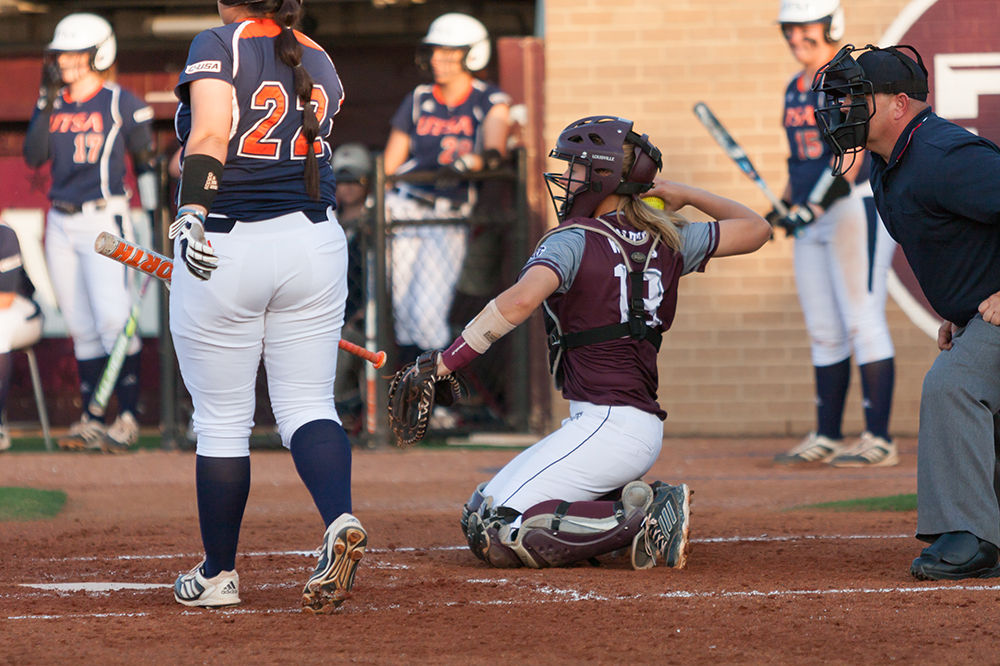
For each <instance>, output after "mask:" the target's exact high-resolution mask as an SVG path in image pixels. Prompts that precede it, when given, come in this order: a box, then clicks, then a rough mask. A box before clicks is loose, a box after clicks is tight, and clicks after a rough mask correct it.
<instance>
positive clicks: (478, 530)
mask: <svg viewBox="0 0 1000 666" xmlns="http://www.w3.org/2000/svg"><path fill="white" fill-rule="evenodd" d="M486 514H487V515H485V516H484V515H481V514H479V513H477V512H472V513H470V514H469V517H468V521H467V523H466V530H465V538H466V540H467V541H468V542H469V550H471V551H472V553H473V555H475V556H476V557H478V558H479V559H481V560H482V561H484V562H486V563H487V564H489V565H490V566H494V567H497V568H500V569H513V568H517V567H520V566H522V564H521V559H520V558H519V557H518V556H517V553H515V552H514V551H513V550H512V549H511V548H510V546H508V545H507V544H508V542H509V532H510V528H509V526H508V523H509V522H510V521H512V520H513V519H514V518H516V517H517V512H516V511H513V510H511V509H506V508H504V507H500V509H499V510H498V512H493V511H492V510H490V507H488V506H487V507H486Z"/></svg>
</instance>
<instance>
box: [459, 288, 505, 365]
mask: <svg viewBox="0 0 1000 666" xmlns="http://www.w3.org/2000/svg"><path fill="white" fill-rule="evenodd" d="M515 328H517V325H516V324H512V323H510V322H509V321H507V318H506V317H504V316H503V315H502V314H501V313H500V308H498V307H497V300H496V299H495V298H494V299H493V300H492V301H490V302H489V303H487V304H486V307H484V308H483V309H482V311H481V312H480V313H479V314H477V315H476V317H475V319H473V320H472V321H470V322H469V323H468V325H467V326H466V327H465V330H463V331H462V337H463V338H465V341H466V342H467V343H469V346H470V347H472V348H473V349H475V350H476V351H477V352H478V353H480V354H483V353H485V352H486V350H487V349H489V348H490V345H492V344H493V343H494V342H496V341H497V340H499V339H500V338H502V337H503V336H505V335H507V334H508V333H510V332H511V331H513V330H514V329H515Z"/></svg>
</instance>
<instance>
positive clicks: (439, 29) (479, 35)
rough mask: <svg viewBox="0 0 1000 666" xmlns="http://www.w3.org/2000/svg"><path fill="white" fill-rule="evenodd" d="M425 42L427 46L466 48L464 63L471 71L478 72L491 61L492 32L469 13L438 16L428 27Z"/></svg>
mask: <svg viewBox="0 0 1000 666" xmlns="http://www.w3.org/2000/svg"><path fill="white" fill-rule="evenodd" d="M423 44H424V47H425V48H426V47H434V46H446V47H448V48H454V49H460V48H464V49H465V50H466V51H465V58H464V59H463V60H462V64H463V65H464V66H465V68H466V69H467V70H469V71H470V72H478V71H479V70H481V69H483V68H484V67H486V65H488V64H489V62H490V34H489V33H488V32H487V31H486V26H484V25H483V24H482V23H480V22H479V21H477V20H476V19H474V18H472V17H471V16H469V15H468V14H459V13H457V12H451V13H449V14H442V15H441V16H439V17H437V18H436V19H434V22H433V23H431V26H430V28H428V30H427V35H426V36H425V37H424V39H423Z"/></svg>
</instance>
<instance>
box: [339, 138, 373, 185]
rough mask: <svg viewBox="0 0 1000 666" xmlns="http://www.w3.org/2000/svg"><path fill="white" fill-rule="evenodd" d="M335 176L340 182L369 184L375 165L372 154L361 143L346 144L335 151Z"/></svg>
mask: <svg viewBox="0 0 1000 666" xmlns="http://www.w3.org/2000/svg"><path fill="white" fill-rule="evenodd" d="M331 166H332V167H333V174H334V176H336V178H337V181H338V182H341V181H342V182H350V183H367V182H368V179H369V178H370V176H371V172H372V168H373V167H374V164H373V162H372V154H371V152H370V151H369V150H368V149H367V148H365V147H364V146H363V145H361V144H360V143H345V144H344V145H342V146H339V147H338V148H337V150H335V151H333V157H332V158H331Z"/></svg>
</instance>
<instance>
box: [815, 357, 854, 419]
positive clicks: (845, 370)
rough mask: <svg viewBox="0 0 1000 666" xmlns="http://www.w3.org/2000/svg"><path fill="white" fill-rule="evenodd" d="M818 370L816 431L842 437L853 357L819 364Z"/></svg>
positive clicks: (816, 368) (816, 369)
mask: <svg viewBox="0 0 1000 666" xmlns="http://www.w3.org/2000/svg"><path fill="white" fill-rule="evenodd" d="M814 369H815V371H816V432H817V433H818V434H820V435H823V436H824V437H829V438H830V439H841V438H842V437H843V434H842V433H841V432H840V427H841V425H842V424H843V421H844V403H845V402H846V401H847V388H848V386H850V383H851V359H850V358H845V359H844V360H843V361H841V362H840V363H834V364H833V365H817V366H815V368H814Z"/></svg>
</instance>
